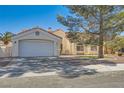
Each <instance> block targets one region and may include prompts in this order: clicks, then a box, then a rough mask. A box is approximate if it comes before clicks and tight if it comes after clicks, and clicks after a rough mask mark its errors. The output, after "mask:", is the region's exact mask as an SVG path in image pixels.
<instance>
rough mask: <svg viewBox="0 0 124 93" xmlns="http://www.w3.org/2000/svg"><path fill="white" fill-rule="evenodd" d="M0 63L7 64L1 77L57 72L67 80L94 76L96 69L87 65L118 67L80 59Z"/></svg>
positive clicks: (6, 60) (14, 59)
mask: <svg viewBox="0 0 124 93" xmlns="http://www.w3.org/2000/svg"><path fill="white" fill-rule="evenodd" d="M0 61H1V62H0V63H4V62H5V63H6V62H9V63H7V66H6V65H4V66H3V65H1V67H0V77H2V76H4V75H6V76H7V77H19V76H21V75H23V74H25V73H27V72H33V73H45V72H56V73H57V74H58V75H59V76H61V77H65V78H74V77H79V76H81V75H93V74H95V73H97V71H96V70H95V69H88V68H84V67H83V66H86V65H96V64H103V65H109V66H116V63H114V62H110V61H107V60H95V59H78V58H40V57H37V58H2V59H1V60H0Z"/></svg>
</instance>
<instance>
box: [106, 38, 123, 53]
mask: <svg viewBox="0 0 124 93" xmlns="http://www.w3.org/2000/svg"><path fill="white" fill-rule="evenodd" d="M105 45H106V46H107V47H108V48H109V49H111V50H112V51H113V52H116V51H118V50H120V49H122V48H124V36H117V37H115V39H113V40H111V41H107V42H106V43H105Z"/></svg>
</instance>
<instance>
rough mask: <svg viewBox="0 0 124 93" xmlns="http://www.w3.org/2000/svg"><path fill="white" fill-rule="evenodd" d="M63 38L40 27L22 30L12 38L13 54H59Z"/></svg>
mask: <svg viewBox="0 0 124 93" xmlns="http://www.w3.org/2000/svg"><path fill="white" fill-rule="evenodd" d="M61 39H62V38H61V37H59V36H57V35H55V34H53V33H51V32H49V31H46V30H44V29H42V28H38V27H37V28H32V29H29V30H25V31H22V32H21V33H18V34H17V35H16V36H14V37H13V38H12V41H13V44H12V56H13V57H35V56H59V55H60V44H61Z"/></svg>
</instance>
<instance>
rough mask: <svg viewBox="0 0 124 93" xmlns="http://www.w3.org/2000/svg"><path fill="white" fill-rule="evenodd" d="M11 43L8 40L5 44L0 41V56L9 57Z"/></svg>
mask: <svg viewBox="0 0 124 93" xmlns="http://www.w3.org/2000/svg"><path fill="white" fill-rule="evenodd" d="M11 47H12V43H11V42H10V43H9V44H8V45H7V46H5V45H4V43H3V42H2V41H0V57H10V56H11Z"/></svg>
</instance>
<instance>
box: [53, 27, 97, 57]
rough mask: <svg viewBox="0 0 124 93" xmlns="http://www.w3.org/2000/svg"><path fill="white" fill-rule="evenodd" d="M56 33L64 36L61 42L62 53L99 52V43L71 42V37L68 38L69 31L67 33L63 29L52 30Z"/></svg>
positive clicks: (87, 53)
mask: <svg viewBox="0 0 124 93" xmlns="http://www.w3.org/2000/svg"><path fill="white" fill-rule="evenodd" d="M51 32H52V33H54V34H55V35H58V36H60V37H62V43H61V54H66V55H68V54H72V55H76V54H86V55H90V54H98V46H97V45H90V44H79V45H78V44H76V43H71V42H70V41H69V39H68V38H67V33H65V32H64V31H63V30H61V29H58V30H56V31H51Z"/></svg>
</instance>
